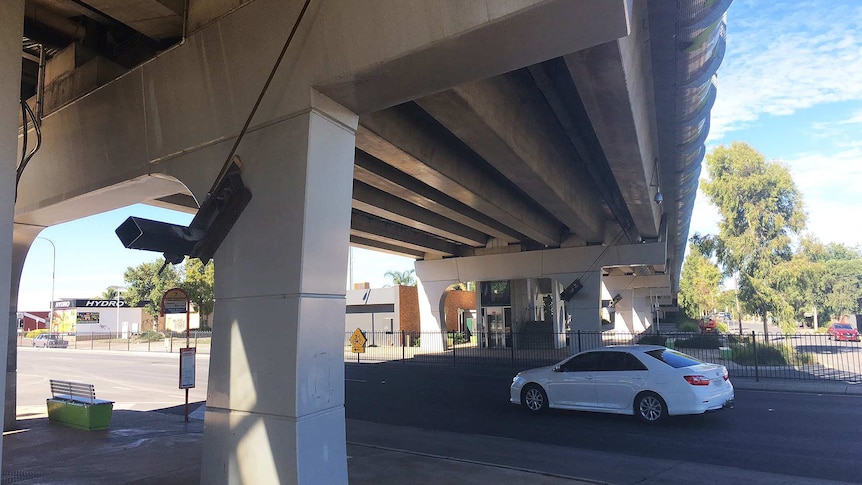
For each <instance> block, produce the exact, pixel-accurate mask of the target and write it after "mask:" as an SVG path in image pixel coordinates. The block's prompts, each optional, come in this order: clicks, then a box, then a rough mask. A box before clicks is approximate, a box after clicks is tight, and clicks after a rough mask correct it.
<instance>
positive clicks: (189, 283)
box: [180, 258, 215, 328]
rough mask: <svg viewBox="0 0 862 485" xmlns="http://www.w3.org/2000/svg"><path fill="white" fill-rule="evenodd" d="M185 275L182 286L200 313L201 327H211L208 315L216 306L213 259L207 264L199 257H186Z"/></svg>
mask: <svg viewBox="0 0 862 485" xmlns="http://www.w3.org/2000/svg"><path fill="white" fill-rule="evenodd" d="M183 266H184V267H185V277H184V278H183V281H182V283H180V287H181V288H182V289H184V290H186V293H188V295H189V300H191V302H192V303H193V304H194V306H195V308H196V309H197V311H198V312H199V314H200V317H201V321H200V325H201V328H209V325H208V322H207V316H208V315H209V314H211V313H212V312H213V308H214V307H215V267H214V263H213V262H212V261H210V262H209V264H207V265H206V266H204V264H203V263H201V262H200V260H199V259H191V258H186V262H185V264H184V265H183Z"/></svg>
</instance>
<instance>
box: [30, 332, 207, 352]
mask: <svg viewBox="0 0 862 485" xmlns="http://www.w3.org/2000/svg"><path fill="white" fill-rule="evenodd" d="M24 335H25V334H23V333H22V334H19V335H18V346H19V347H31V346H34V340H35V339H32V338H26V337H25V336H24ZM61 338H62V339H63V340H65V341H66V342H67V347H66V348H69V349H85V350H110V351H124V352H171V353H179V351H180V349H181V348H183V347H185V346H186V333H185V332H170V331H169V332H166V333H164V332H163V333H156V332H144V333H141V334H137V335H128V337H127V338H122V334H119V335H118V334H117V333H80V334H72V335H61ZM211 339H212V332H211V331H209V332H202V331H192V332H190V333H189V346H191V347H195V348H196V349H197V352H198V353H201V354H209V353H210V341H211Z"/></svg>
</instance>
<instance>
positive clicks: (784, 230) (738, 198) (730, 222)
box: [692, 142, 805, 329]
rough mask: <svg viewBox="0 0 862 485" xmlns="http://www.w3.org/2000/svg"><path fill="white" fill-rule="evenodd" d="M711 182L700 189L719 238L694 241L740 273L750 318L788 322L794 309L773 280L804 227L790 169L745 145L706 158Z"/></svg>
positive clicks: (727, 272)
mask: <svg viewBox="0 0 862 485" xmlns="http://www.w3.org/2000/svg"><path fill="white" fill-rule="evenodd" d="M706 166H707V168H708V173H709V178H708V180H704V181H702V182H701V189H702V190H703V192H704V194H706V196H707V197H708V198H709V200H710V201H711V202H712V203H713V204H714V205H715V206H716V207H717V208H718V211H719V214H720V215H721V220H720V222H719V233H718V234H717V235H706V236H700V235H697V234H696V235H695V236H694V237H693V238H692V239H693V242H694V244H695V245H696V246H698V247H699V248H700V251H701V252H702V253H703V254H708V255H714V256H715V257H716V259H717V260H718V262H719V263H720V264H721V265H722V267H723V269H724V274H725V275H727V276H729V275H732V274H734V273H736V272H738V273H739V275H740V277H739V299H740V302H741V303H742V305H743V307H744V309H745V310H746V311H747V312H748V313H759V314H760V315H762V316H763V318H764V329H765V325H766V320H765V319H766V315H767V313H768V312H771V313H773V314H775V315H777V316H778V317H779V320H780V321H786V320H787V319H788V316H792V314H793V311H792V305H791V304H790V303H788V302H787V301H786V300H785V299H784V293H783V292H781V291H779V290H778V289H777V288H776V285H774V284H773V283H774V282H773V281H772V277H773V276H774V270H775V268H776V267H777V266H778V265H780V264H782V263H785V262H788V261H790V260H791V258H792V255H793V251H792V247H791V242H792V238H793V237H795V236H796V235H798V234H799V233H800V232H801V231H802V230H803V229H804V228H805V212H804V211H803V207H802V197H801V195H800V193H799V190H798V189H797V187H796V185H795V184H794V182H793V178H792V176H791V175H790V172H789V170H788V169H787V168H786V167H784V166H783V165H781V164H779V163H778V162H768V161H766V159H765V158H764V156H763V155H762V154H761V153H759V152H757V151H756V150H755V149H754V148H752V147H751V146H749V145H748V144H746V143H739V142H734V143H732V144H731V145H730V146H729V147H725V146H719V147H717V148H715V149H714V150H713V151H712V152H711V153H710V154H709V155H707V158H706Z"/></svg>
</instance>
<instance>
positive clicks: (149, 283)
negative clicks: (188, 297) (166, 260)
mask: <svg viewBox="0 0 862 485" xmlns="http://www.w3.org/2000/svg"><path fill="white" fill-rule="evenodd" d="M161 267H162V261H161V260H156V261H152V262H150V263H142V264H140V265H138V266H136V267H134V268H133V267H131V266H130V267H128V268H126V271H125V272H124V273H123V280H124V281H125V282H126V284H127V286H128V289H127V290H126V291H125V292H123V296H124V298H125V300H126V301H127V302H128V303H129V304H130V305H132V306H135V305H138V304H139V303H140V302H143V301H146V302H148V303H147V304H146V305H145V306H144V309H145V310H146V311H147V313H149V314H150V315H152V316H154V317H155V316H158V315H159V313H160V312H161V308H160V306H161V302H162V296H164V294H165V292H166V291H167V290H169V289H171V288H174V287H177V286H179V283H180V277H179V273H178V272H177V270H176V269H175V268H174V267H173V266H170V265H169V266H168V267H166V268H165V270H164V271H162V274H161V275H159V274H158V272H159V268H161Z"/></svg>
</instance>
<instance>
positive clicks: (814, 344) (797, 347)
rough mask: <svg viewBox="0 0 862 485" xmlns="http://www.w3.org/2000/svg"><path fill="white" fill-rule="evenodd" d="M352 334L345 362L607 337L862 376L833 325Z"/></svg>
mask: <svg viewBox="0 0 862 485" xmlns="http://www.w3.org/2000/svg"><path fill="white" fill-rule="evenodd" d="M351 335H352V333H350V332H348V333H346V334H345V347H344V360H345V362H384V361H401V362H404V363H425V364H441V365H489V366H507V367H511V368H512V369H514V370H521V369H527V368H531V367H539V366H543V365H551V364H553V363H556V362H559V361H561V360H563V359H565V358H566V357H568V356H570V355H573V354H575V353H577V352H580V351H582V350H588V349H592V348H596V347H602V346H607V345H629V344H637V343H641V344H659V345H664V346H667V347H669V348H672V349H676V350H679V351H680V352H684V353H686V354H689V355H691V356H693V357H695V358H697V359H699V360H702V361H705V362H713V363H720V364H722V365H724V366H726V367H727V369H728V372H729V373H730V375H731V377H752V378H755V379H762V378H780V379H799V380H832V381H844V382H862V343H860V342H855V341H836V340H833V339H832V337H831V336H829V335H827V334H825V333H798V334H781V333H775V334H772V333H770V334H763V333H755V332H751V333H748V334H742V335H740V334H730V333H727V334H716V333H710V334H697V333H685V332H680V333H662V334H661V335H657V334H654V333H645V334H633V333H627V332H585V331H573V332H568V333H547V332H542V333H527V332H522V333H508V334H506V333H475V334H470V335H465V334H462V333H456V332H448V333H440V332H426V333H418V332H373V333H372V332H365V333H364V335H365V338H366V340H367V342H366V346H365V348H364V349H363V350H364V351H363V352H361V353H357V352H354V348H353V346H352V344H351V343H350V341H349V338H350V336H351Z"/></svg>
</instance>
